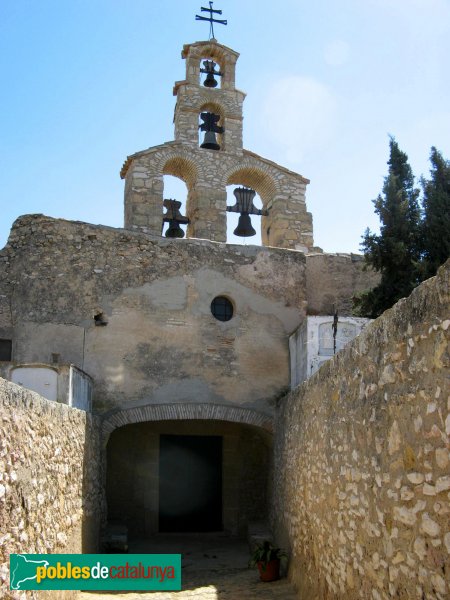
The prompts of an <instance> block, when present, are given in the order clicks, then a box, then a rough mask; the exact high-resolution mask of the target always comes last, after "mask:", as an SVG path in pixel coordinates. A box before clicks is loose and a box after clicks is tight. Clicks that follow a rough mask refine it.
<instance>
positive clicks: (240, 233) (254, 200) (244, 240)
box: [227, 185, 264, 246]
mask: <svg viewBox="0 0 450 600" xmlns="http://www.w3.org/2000/svg"><path fill="white" fill-rule="evenodd" d="M239 190H246V191H244V192H239ZM250 190H251V188H248V187H246V186H243V185H228V186H227V242H228V243H229V244H244V245H247V244H251V245H256V246H260V245H261V216H259V215H255V214H252V213H250V214H248V215H246V214H242V213H240V212H238V209H239V204H238V203H239V202H240V201H241V202H242V201H243V202H244V203H245V202H247V203H251V205H252V206H253V207H254V208H255V209H256V210H257V211H261V212H262V211H263V208H264V207H263V202H262V200H261V197H260V196H259V194H257V193H256V191H255V190H253V192H254V194H252V193H250V194H249V193H248V191H250ZM242 194H244V195H245V196H246V197H244V198H242ZM241 198H242V200H241ZM230 209H233V210H230Z"/></svg>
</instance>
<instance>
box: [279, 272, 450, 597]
mask: <svg viewBox="0 0 450 600" xmlns="http://www.w3.org/2000/svg"><path fill="white" fill-rule="evenodd" d="M449 271H450V261H449V262H448V263H447V265H446V266H445V267H442V268H441V269H440V271H439V273H438V275H437V277H435V278H433V279H430V280H428V281H426V282H425V283H423V284H422V285H421V286H420V287H419V288H417V289H416V290H414V292H413V293H412V294H411V296H410V297H409V298H407V299H403V300H401V301H400V302H398V303H397V304H396V305H395V306H394V307H393V308H392V309H391V310H389V311H387V312H385V313H384V314H383V315H382V316H381V317H380V318H379V319H377V320H376V321H374V322H373V323H372V324H370V325H369V326H368V327H367V329H366V330H365V332H364V333H363V334H362V335H361V336H360V337H359V338H357V339H355V340H354V341H353V342H352V343H351V344H350V345H349V346H348V347H347V348H346V349H345V350H343V351H342V352H341V353H339V354H338V355H337V356H336V357H335V358H334V359H332V360H330V361H329V362H328V363H326V364H325V365H324V366H323V367H322V368H321V369H320V370H319V371H318V373H316V374H315V375H314V376H313V377H312V378H311V379H310V380H309V381H308V382H306V383H304V384H303V385H301V386H300V387H299V388H297V389H296V390H294V391H293V392H292V393H291V394H290V395H289V396H287V397H286V398H284V399H283V400H282V401H281V403H280V406H279V411H278V418H277V426H276V440H275V469H274V472H275V480H274V489H275V490H276V495H275V501H274V507H273V519H274V525H275V531H276V534H277V537H278V542H279V543H280V544H282V545H284V546H285V547H286V548H287V549H288V550H289V552H290V556H291V560H290V567H289V569H290V577H291V578H292V580H293V581H294V582H295V584H296V586H297V587H298V590H299V598H302V599H305V600H315V599H317V600H319V599H320V600H326V599H329V598H345V599H346V600H353V599H356V598H362V599H371V600H388V599H390V598H395V599H404V600H407V599H408V600H413V599H416V598H417V600H431V599H439V600H444V598H449V594H450V585H449V584H450V560H449V553H450V523H449V515H450V504H449V497H450V474H449V465H450V462H449V436H450V398H449V385H448V367H449V349H448V348H449V346H448V338H449V332H450V327H449V326H450V320H449V315H450V311H449Z"/></svg>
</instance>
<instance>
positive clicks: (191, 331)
mask: <svg viewBox="0 0 450 600" xmlns="http://www.w3.org/2000/svg"><path fill="white" fill-rule="evenodd" d="M182 58H183V59H184V60H185V64H186V76H185V79H184V80H182V81H178V82H176V83H175V86H174V95H175V96H176V107H175V116H174V123H175V139H174V141H170V142H167V143H164V144H161V145H159V146H156V147H153V148H149V149H148V150H144V151H141V152H137V153H135V154H133V155H131V156H129V157H128V158H127V159H126V161H125V163H124V165H123V168H122V171H121V177H122V178H123V179H124V180H125V223H124V228H122V229H115V228H111V227H106V226H98V225H90V224H87V223H81V222H73V221H65V220H61V219H53V218H50V217H46V216H43V215H26V216H23V217H20V218H19V219H18V220H17V221H16V222H15V223H14V225H13V228H12V231H11V235H10V237H9V240H8V244H7V246H6V247H5V248H4V249H3V250H2V251H1V253H0V259H1V261H0V344H1V348H0V352H1V360H0V375H1V376H2V377H3V378H5V379H6V380H10V381H13V382H15V383H19V384H22V385H23V386H25V387H28V388H30V389H33V390H36V391H38V392H39V393H41V395H42V396H44V397H46V398H49V399H51V400H52V401H57V402H60V403H63V404H68V405H69V406H72V407H75V408H80V409H83V410H86V411H87V412H92V413H93V414H94V415H95V418H96V419H98V421H99V423H100V428H101V432H102V437H101V447H102V453H103V454H102V457H103V458H102V460H103V476H102V477H103V479H102V486H103V487H102V489H103V492H104V496H105V500H106V502H105V503H104V506H107V509H105V510H104V512H103V514H102V515H101V518H100V520H102V521H103V522H105V521H106V519H108V520H110V521H116V520H120V521H121V522H123V523H125V524H126V526H127V527H128V529H129V531H130V535H138V534H139V535H143V534H144V535H151V534H152V533H155V532H158V531H173V530H178V529H179V528H180V527H181V528H185V529H187V530H191V531H192V530H195V531H197V530H224V531H226V532H229V533H230V534H232V535H245V534H246V532H247V531H248V528H249V525H251V523H253V522H257V521H267V519H268V513H269V498H270V493H271V490H270V486H271V463H272V437H273V428H274V425H273V423H274V415H275V409H276V404H277V401H278V400H279V398H280V397H282V396H283V395H284V394H285V393H286V392H287V391H288V389H289V386H290V381H292V380H294V383H295V384H297V383H298V382H299V379H298V377H297V378H295V377H294V378H293V377H292V373H293V371H294V370H295V369H296V368H297V366H296V365H295V364H293V363H292V356H290V352H289V339H290V337H291V336H292V335H294V334H296V336H297V337H296V338H295V339H296V342H295V348H296V351H295V352H296V356H297V354H298V355H301V354H302V352H303V350H304V352H303V353H304V354H305V353H306V354H307V353H308V335H309V334H307V333H302V334H301V336H300V337H299V335H298V331H303V332H309V331H310V329H311V327H312V326H313V321H311V322H310V326H308V327H307V326H306V325H307V323H308V319H309V318H315V319H317V318H318V317H321V318H322V320H321V321H320V326H322V325H324V324H325V325H326V326H327V327H328V330H327V331H328V333H327V335H328V337H329V336H330V331H331V327H332V322H333V316H332V315H333V312H334V310H335V309H338V310H339V319H341V322H342V320H345V319H348V320H351V298H352V296H353V295H354V294H355V293H358V292H359V291H362V290H363V289H367V288H368V287H371V285H372V284H373V282H374V276H373V274H371V273H368V272H365V271H363V269H362V264H363V263H362V260H361V258H360V257H358V256H354V255H345V254H325V253H323V252H322V251H321V250H320V249H319V248H316V247H315V246H314V241H313V226H312V217H311V214H310V213H309V212H308V211H307V208H306V202H305V192H306V187H307V184H308V179H306V178H305V177H303V176H301V175H299V174H297V173H293V172H291V171H289V170H288V169H285V168H284V167H282V166H279V165H277V164H275V163H274V162H272V161H270V160H268V159H265V158H262V157H260V156H258V155H256V154H255V153H253V152H251V151H249V150H246V149H244V148H243V102H244V98H245V94H244V93H243V92H241V91H239V90H237V89H236V87H235V67H236V62H237V59H238V54H237V53H236V52H234V51H233V50H231V49H229V48H227V47H225V46H223V45H221V44H219V43H217V42H216V41H215V40H214V39H212V40H209V41H207V42H196V43H193V44H188V45H185V46H184V47H183V51H182ZM204 61H213V62H214V63H216V65H217V67H218V69H220V73H221V75H220V86H218V87H217V88H211V87H207V86H205V85H204V83H203V82H202V73H201V69H202V64H204ZM217 77H219V76H217ZM204 113H207V114H212V115H214V116H215V117H217V119H216V124H217V130H218V131H217V132H216V133H215V141H216V143H217V146H219V148H216V149H214V148H207V147H206V148H205V147H202V134H201V135H200V137H199V117H200V115H202V114H204ZM165 175H172V176H175V177H178V178H180V179H182V180H183V181H184V182H185V184H186V187H187V200H186V217H187V220H188V221H189V223H188V225H187V237H186V239H178V238H174V239H170V238H166V237H163V236H162V230H163V222H164V219H165V217H166V215H167V213H164V206H165V201H166V200H167V198H166V197H165V194H164V176H165ZM230 185H238V186H243V187H244V188H246V189H248V188H251V189H252V190H254V191H255V192H256V193H257V194H258V195H259V197H260V199H261V202H262V210H261V212H262V216H261V217H259V216H258V217H254V224H255V226H256V221H257V220H258V222H260V224H261V239H262V245H261V246H251V245H249V246H240V245H233V244H226V234H227V231H226V229H227V227H226V225H227V193H226V187H227V186H230ZM259 219H260V221H259ZM221 303H225V305H226V306H227V307H228V308H227V310H228V311H229V312H228V313H227V314H226V315H223V314H222V313H220V312H219V313H218V314H219V316H218V314H215V312H214V311H215V308H214V307H215V306H217V305H218V306H222V304H221ZM223 317H224V318H223ZM325 317H326V318H325ZM359 326H360V324H358V327H359ZM317 327H319V325H317ZM352 327H353V325H352ZM355 327H356V325H355ZM311 331H312V330H311ZM317 331H318V330H317ZM356 331H357V329H355V332H356ZM296 332H297V333H296ZM311 335H312V334H311ZM302 336H303V337H302ZM305 336H306V337H305ZM299 339H301V340H303V341H300V342H299V341H298V340H299ZM317 345H318V347H319V346H320V343H319V341H318V342H317ZM292 346H293V344H292V342H291V348H292ZM302 348H303V350H302ZM327 352H328V355H327V358H329V356H330V355H331V354H332V353H331V354H330V352H329V348H328V351H327ZM306 354H305V356H306ZM300 358H301V357H300ZM300 358H299V359H298V360H300ZM303 358H304V357H303ZM303 358H302V360H303ZM296 360H297V359H296ZM308 360H309V361H310V362H311V361H312V362H311V364H312V363H313V362H314V361H313V359H311V358H308ZM323 360H324V358H323ZM316 362H317V364H319V363H321V362H322V359H320V360H318V361H316ZM308 364H309V363H308ZM302 379H304V376H302V377H300V380H302ZM186 472H188V477H187V479H186V478H185V480H184V483H183V481H181V480H183V477H184V475H185V473H186ZM207 473H208V475H206V474H207ZM205 478H207V479H208V483H207V484H205V486H206V487H205V486H203V482H204V480H205ZM178 481H179V486H178V487H177V486H176V483H177V482H178ZM183 486H184V487H183ZM203 487H205V489H203ZM194 492H196V495H195V494H194ZM174 497H178V498H179V499H181V501H180V500H179V501H178V502H174V501H173V498H174Z"/></svg>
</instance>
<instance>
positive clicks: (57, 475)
mask: <svg viewBox="0 0 450 600" xmlns="http://www.w3.org/2000/svg"><path fill="white" fill-rule="evenodd" d="M99 452H100V438H99V427H98V423H97V420H96V418H95V417H93V416H92V415H89V414H87V413H85V412H83V411H79V410H77V409H74V408H70V407H68V406H66V405H63V404H58V403H56V402H50V401H48V400H45V399H44V398H42V397H41V396H39V395H38V394H36V393H34V392H31V391H29V390H26V389H24V388H22V387H20V386H18V385H15V384H12V383H9V382H7V381H5V380H4V379H0V597H1V598H17V599H19V598H20V600H22V599H23V598H24V597H29V598H37V597H38V594H37V593H33V592H28V593H27V594H26V595H24V593H23V592H22V593H16V592H10V591H9V555H10V554H11V553H22V552H23V553H31V554H33V553H44V554H46V553H80V552H96V551H97V546H96V545H97V538H98V527H99V518H100V511H101V506H102V492H101V477H100V454H99ZM72 596H74V594H73V593H72V592H61V593H60V594H58V592H49V593H48V597H51V598H52V599H57V598H70V597H72ZM45 597H46V594H45V593H44V592H42V593H40V594H39V598H45Z"/></svg>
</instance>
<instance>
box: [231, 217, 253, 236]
mask: <svg viewBox="0 0 450 600" xmlns="http://www.w3.org/2000/svg"><path fill="white" fill-rule="evenodd" d="M233 233H234V235H237V236H239V237H251V236H252V235H256V231H255V230H254V229H253V226H252V221H251V219H250V215H248V214H246V213H243V214H241V215H239V221H238V225H237V227H236V229H235V230H234V231H233Z"/></svg>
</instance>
